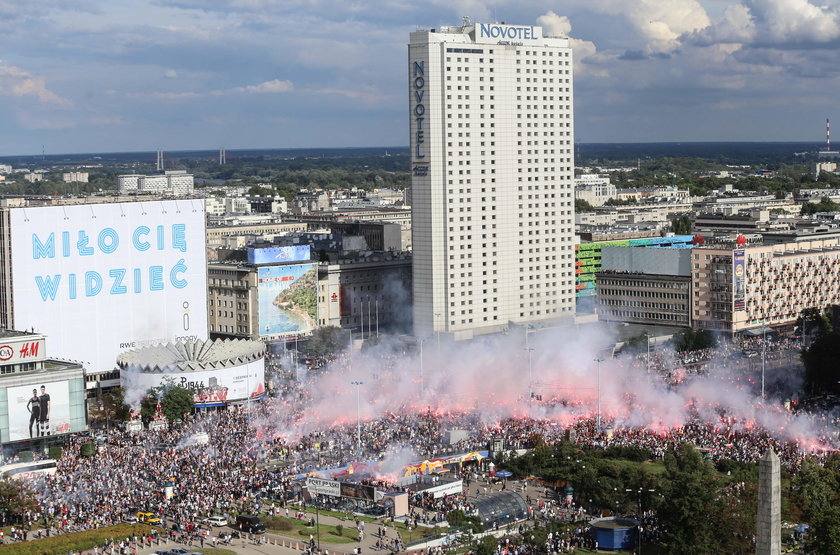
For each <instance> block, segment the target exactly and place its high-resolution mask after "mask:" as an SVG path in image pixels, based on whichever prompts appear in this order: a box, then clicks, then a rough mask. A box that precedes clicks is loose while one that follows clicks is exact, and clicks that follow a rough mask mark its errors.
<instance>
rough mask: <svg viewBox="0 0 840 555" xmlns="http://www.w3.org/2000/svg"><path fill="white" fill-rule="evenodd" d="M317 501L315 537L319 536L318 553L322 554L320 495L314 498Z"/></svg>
mask: <svg viewBox="0 0 840 555" xmlns="http://www.w3.org/2000/svg"><path fill="white" fill-rule="evenodd" d="M313 499H314V501H315V535H316V536H318V553H320V552H321V513H320V511H318V494H317V493H316V494H315V496H314V498H313Z"/></svg>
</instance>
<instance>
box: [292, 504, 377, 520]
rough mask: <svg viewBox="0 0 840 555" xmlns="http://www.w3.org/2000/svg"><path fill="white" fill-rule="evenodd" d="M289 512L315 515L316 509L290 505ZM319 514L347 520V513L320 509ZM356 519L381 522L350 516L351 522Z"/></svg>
mask: <svg viewBox="0 0 840 555" xmlns="http://www.w3.org/2000/svg"><path fill="white" fill-rule="evenodd" d="M289 511H304V512H307V513H311V514H313V515H314V514H315V508H314V507H301V506H300V505H289ZM318 512H319V513H321V514H322V515H327V516H334V517H335V518H343V519H347V513H342V512H339V511H324V510H321V509H319V510H318ZM356 519H359V520H361V521H362V522H378V521H379V519H376V518H373V517H370V516H359V515H356V514H351V515H350V522H353V521H354V520H356Z"/></svg>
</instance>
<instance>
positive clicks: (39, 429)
mask: <svg viewBox="0 0 840 555" xmlns="http://www.w3.org/2000/svg"><path fill="white" fill-rule="evenodd" d="M6 396H7V398H8V400H9V441H20V440H23V439H34V438H39V437H45V436H54V435H58V434H66V433H70V390H69V387H68V385H67V382H66V381H60V382H45V383H43V384H39V385H24V386H20V387H10V388H8V389H6Z"/></svg>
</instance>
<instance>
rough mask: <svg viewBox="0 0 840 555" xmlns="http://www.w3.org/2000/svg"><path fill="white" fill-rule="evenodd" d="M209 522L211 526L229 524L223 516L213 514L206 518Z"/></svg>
mask: <svg viewBox="0 0 840 555" xmlns="http://www.w3.org/2000/svg"><path fill="white" fill-rule="evenodd" d="M206 522H207V524H209V525H210V526H227V523H228V521H227V519H226V518H225V517H223V516H218V515H216V516H211V517H210V518H208V519H207V520H206Z"/></svg>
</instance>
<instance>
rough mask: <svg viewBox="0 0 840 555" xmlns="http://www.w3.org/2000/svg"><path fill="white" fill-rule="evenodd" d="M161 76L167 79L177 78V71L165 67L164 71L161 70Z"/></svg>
mask: <svg viewBox="0 0 840 555" xmlns="http://www.w3.org/2000/svg"><path fill="white" fill-rule="evenodd" d="M163 76H164V77H166V78H167V79H177V78H178V72H177V71H175V70H174V69H167V70H166V71H164V72H163Z"/></svg>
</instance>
